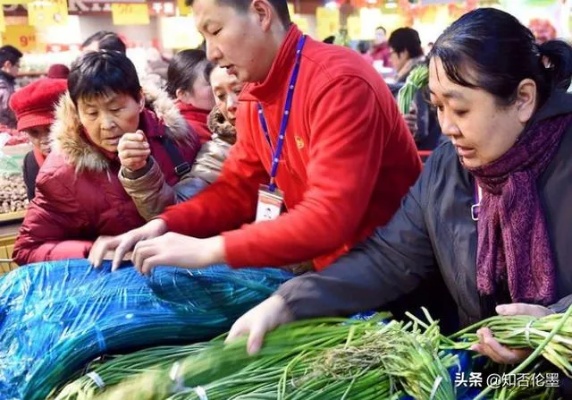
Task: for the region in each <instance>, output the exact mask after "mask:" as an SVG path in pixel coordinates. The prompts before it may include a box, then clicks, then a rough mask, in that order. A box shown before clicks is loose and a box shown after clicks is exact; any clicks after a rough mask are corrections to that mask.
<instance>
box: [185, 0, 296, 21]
mask: <svg viewBox="0 0 572 400" xmlns="http://www.w3.org/2000/svg"><path fill="white" fill-rule="evenodd" d="M216 1H217V3H218V4H221V5H224V6H229V7H233V8H235V9H237V10H238V11H242V12H246V11H247V10H248V7H249V6H250V3H251V2H252V0H216ZM268 2H269V3H270V4H271V5H272V7H274V9H275V10H276V13H277V14H278V18H280V21H281V22H282V25H284V27H285V28H288V27H289V26H290V23H291V20H290V11H289V10H288V2H287V1H286V0H268ZM185 3H186V4H187V5H188V6H191V7H192V6H193V3H194V0H185Z"/></svg>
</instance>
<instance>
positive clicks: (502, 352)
mask: <svg viewBox="0 0 572 400" xmlns="http://www.w3.org/2000/svg"><path fill="white" fill-rule="evenodd" d="M496 312H497V313H498V314H499V315H532V316H534V317H538V318H540V317H544V316H546V315H548V314H552V310H550V309H548V308H546V307H543V306H538V305H535V304H525V303H513V304H503V305H500V306H497V308H496ZM477 336H478V337H479V343H478V344H476V345H473V346H472V347H471V350H473V351H476V352H479V353H481V354H482V355H485V356H488V357H489V358H491V359H492V360H493V361H494V362H496V363H498V364H518V363H520V362H522V361H523V360H524V359H526V357H528V356H529V355H530V353H532V350H530V349H511V348H509V347H506V346H503V345H502V344H500V343H499V342H497V341H496V339H495V338H494V336H493V332H491V330H490V329H489V328H481V329H479V330H478V331H477Z"/></svg>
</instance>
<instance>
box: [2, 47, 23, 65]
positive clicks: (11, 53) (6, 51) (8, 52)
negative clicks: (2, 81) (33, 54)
mask: <svg viewBox="0 0 572 400" xmlns="http://www.w3.org/2000/svg"><path fill="white" fill-rule="evenodd" d="M22 56H23V54H22V52H21V51H20V50H18V49H17V48H15V47H14V46H10V45H9V44H7V45H6V46H2V47H0V67H2V66H3V65H4V63H6V61H10V62H11V63H12V65H16V64H17V63H18V61H20V58H22Z"/></svg>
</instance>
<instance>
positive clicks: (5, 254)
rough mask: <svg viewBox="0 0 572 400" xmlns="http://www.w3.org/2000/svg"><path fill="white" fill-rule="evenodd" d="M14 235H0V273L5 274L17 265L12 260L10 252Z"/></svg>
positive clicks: (12, 247) (14, 239)
mask: <svg viewBox="0 0 572 400" xmlns="http://www.w3.org/2000/svg"><path fill="white" fill-rule="evenodd" d="M15 241H16V235H13V236H4V237H0V275H3V274H6V273H8V272H10V271H12V270H13V269H14V268H17V267H18V265H16V264H14V263H13V262H12V252H13V251H14V242H15Z"/></svg>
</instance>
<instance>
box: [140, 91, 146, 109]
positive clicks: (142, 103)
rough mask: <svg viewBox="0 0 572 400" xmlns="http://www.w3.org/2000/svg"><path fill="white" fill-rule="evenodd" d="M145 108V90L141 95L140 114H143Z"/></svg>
mask: <svg viewBox="0 0 572 400" xmlns="http://www.w3.org/2000/svg"><path fill="white" fill-rule="evenodd" d="M144 108H145V93H143V89H141V92H140V93H139V112H142V111H143V109H144Z"/></svg>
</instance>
